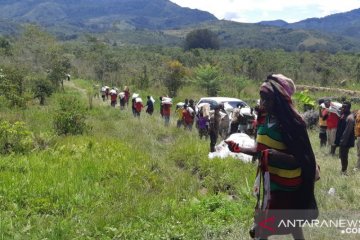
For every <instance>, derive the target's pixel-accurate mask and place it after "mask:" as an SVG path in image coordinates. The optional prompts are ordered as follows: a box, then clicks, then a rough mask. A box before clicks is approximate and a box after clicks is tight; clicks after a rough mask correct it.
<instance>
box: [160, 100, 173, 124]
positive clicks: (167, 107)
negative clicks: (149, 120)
mask: <svg viewBox="0 0 360 240" xmlns="http://www.w3.org/2000/svg"><path fill="white" fill-rule="evenodd" d="M170 112H171V104H170V103H163V104H162V116H163V118H164V120H165V126H169V124H170Z"/></svg>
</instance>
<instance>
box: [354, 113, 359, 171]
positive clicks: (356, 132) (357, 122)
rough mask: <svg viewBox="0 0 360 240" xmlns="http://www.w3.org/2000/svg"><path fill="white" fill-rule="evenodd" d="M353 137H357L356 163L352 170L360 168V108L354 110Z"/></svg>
mask: <svg viewBox="0 0 360 240" xmlns="http://www.w3.org/2000/svg"><path fill="white" fill-rule="evenodd" d="M355 137H356V139H357V142H356V152H357V163H356V166H355V169H354V170H355V171H358V170H360V110H358V111H357V112H356V117H355Z"/></svg>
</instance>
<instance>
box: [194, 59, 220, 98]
mask: <svg viewBox="0 0 360 240" xmlns="http://www.w3.org/2000/svg"><path fill="white" fill-rule="evenodd" d="M194 73H195V76H194V80H195V82H196V83H197V84H198V85H199V86H200V87H202V88H205V89H206V93H207V94H208V95H209V96H217V94H218V92H219V90H220V70H219V68H218V67H215V66H211V65H210V64H207V65H200V66H199V67H197V68H196V69H195V71H194Z"/></svg>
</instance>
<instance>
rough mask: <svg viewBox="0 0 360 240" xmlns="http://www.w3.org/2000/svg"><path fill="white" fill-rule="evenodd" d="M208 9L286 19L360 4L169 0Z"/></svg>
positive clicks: (250, 18)
mask: <svg viewBox="0 0 360 240" xmlns="http://www.w3.org/2000/svg"><path fill="white" fill-rule="evenodd" d="M170 1H171V2H174V3H176V4H178V5H179V6H181V7H189V8H192V9H199V10H203V11H207V12H210V13H212V14H213V15H215V17H217V18H218V19H226V20H232V21H237V22H244V23H255V22H260V21H268V20H278V19H282V20H284V21H286V22H288V23H293V22H297V21H300V20H304V19H306V18H312V17H318V18H320V17H325V16H327V15H330V14H334V13H340V12H347V11H350V10H353V9H356V8H360V0H170Z"/></svg>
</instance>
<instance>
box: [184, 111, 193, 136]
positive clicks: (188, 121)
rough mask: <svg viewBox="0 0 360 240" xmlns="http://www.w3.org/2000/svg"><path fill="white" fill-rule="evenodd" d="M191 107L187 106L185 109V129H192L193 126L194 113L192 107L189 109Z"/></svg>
mask: <svg viewBox="0 0 360 240" xmlns="http://www.w3.org/2000/svg"><path fill="white" fill-rule="evenodd" d="M189 108H190V107H187V108H186V109H184V110H183V117H182V119H183V122H184V126H185V130H186V129H187V130H189V131H191V130H192V126H193V123H194V118H193V115H192V109H189Z"/></svg>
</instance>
